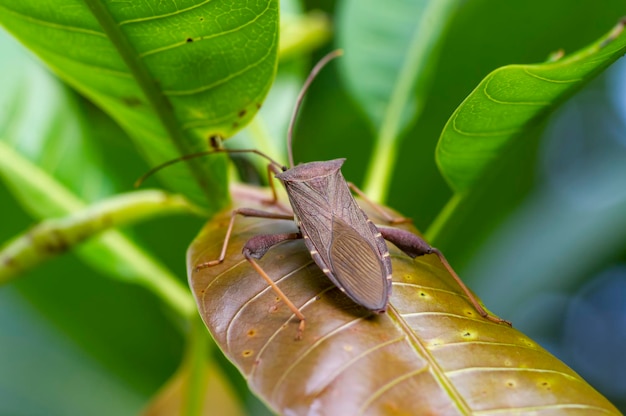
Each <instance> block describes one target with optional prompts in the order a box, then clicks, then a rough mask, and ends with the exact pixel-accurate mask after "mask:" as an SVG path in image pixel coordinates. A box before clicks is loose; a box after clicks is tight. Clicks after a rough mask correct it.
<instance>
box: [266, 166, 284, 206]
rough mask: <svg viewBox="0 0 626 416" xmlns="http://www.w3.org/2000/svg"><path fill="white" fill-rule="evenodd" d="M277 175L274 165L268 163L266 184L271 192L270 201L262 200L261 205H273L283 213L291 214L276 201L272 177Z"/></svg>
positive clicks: (276, 196)
mask: <svg viewBox="0 0 626 416" xmlns="http://www.w3.org/2000/svg"><path fill="white" fill-rule="evenodd" d="M277 173H280V170H278V169H277V168H276V166H275V165H273V164H271V163H268V165H267V183H268V184H269V186H270V189H271V190H272V199H269V200H267V199H266V200H263V201H262V203H263V204H265V205H274V206H276V207H278V209H280V210H281V211H283V212H291V210H290V209H289V208H288V207H286V206H285V205H284V204H282V203H281V202H280V201H279V200H278V194H277V193H276V185H275V184H274V175H276V174H277Z"/></svg>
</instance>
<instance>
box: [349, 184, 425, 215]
mask: <svg viewBox="0 0 626 416" xmlns="http://www.w3.org/2000/svg"><path fill="white" fill-rule="evenodd" d="M348 186H349V187H350V189H352V192H354V193H355V194H357V195H358V196H359V197H361V199H362V200H363V201H365V202H367V203H368V204H369V206H371V207H372V208H373V209H374V211H376V212H377V213H378V214H380V216H381V217H383V218H384V219H385V220H386V221H387V222H388V223H389V224H403V223H407V222H413V220H412V219H411V218H406V217H392V216H391V215H389V213H388V212H387V211H385V210H384V209H382V208H381V207H380V205H378V204H376V203H375V202H374V201H372V200H371V199H369V198H368V197H367V195H365V192H363V191H362V190H360V189H359V188H357V186H356V185H355V184H353V183H352V182H348Z"/></svg>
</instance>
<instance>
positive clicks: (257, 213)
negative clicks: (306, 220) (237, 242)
mask: <svg viewBox="0 0 626 416" xmlns="http://www.w3.org/2000/svg"><path fill="white" fill-rule="evenodd" d="M237 215H242V216H244V217H256V218H270V219H275V220H292V221H293V215H285V214H277V213H274V212H266V211H261V210H258V209H253V208H238V209H236V210H234V211H233V212H232V213H231V215H230V223H229V224H228V229H227V230H226V236H225V237H224V243H223V245H222V251H221V253H220V256H219V258H218V259H217V260H211V261H207V262H205V263H201V264H198V265H197V266H196V272H197V271H198V270H202V269H205V268H207V267H211V266H215V265H218V264H220V263H221V262H223V261H224V258H225V257H226V248H227V247H228V241H229V240H230V234H231V233H232V231H233V225H234V224H235V218H236V217H237Z"/></svg>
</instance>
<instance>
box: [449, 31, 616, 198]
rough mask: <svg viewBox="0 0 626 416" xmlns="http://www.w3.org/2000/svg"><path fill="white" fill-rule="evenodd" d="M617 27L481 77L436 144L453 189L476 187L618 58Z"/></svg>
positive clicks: (460, 189) (464, 190) (461, 189)
mask: <svg viewBox="0 0 626 416" xmlns="http://www.w3.org/2000/svg"><path fill="white" fill-rule="evenodd" d="M623 26H624V23H623V22H621V23H620V24H619V25H618V26H616V28H614V29H613V30H612V31H611V32H609V33H608V34H607V35H605V36H604V37H602V38H601V39H599V40H598V41H596V42H594V43H593V44H591V45H590V46H588V47H586V48H584V49H582V50H580V51H578V52H576V53H574V54H572V55H570V56H567V57H566V58H563V59H560V60H557V61H556V62H551V61H549V62H545V63H542V64H533V65H508V66H505V67H502V68H499V69H497V70H495V71H493V72H492V73H490V74H489V75H487V77H486V78H485V79H484V80H483V81H482V82H481V83H480V84H479V85H478V86H477V87H476V89H475V90H474V91H473V92H472V93H471V94H470V95H469V96H468V97H467V98H466V99H465V101H463V103H462V104H461V105H460V106H459V107H458V108H457V109H456V111H455V112H454V114H453V115H452V116H451V117H450V119H449V120H448V123H447V124H446V127H445V128H444V130H443V132H442V134H441V137H440V139H439V144H438V146H437V162H438V164H439V168H440V170H441V172H442V174H443V175H444V176H445V178H446V179H447V181H448V183H449V184H450V186H451V187H452V188H453V189H454V191H455V192H457V193H463V192H466V191H468V190H470V189H472V188H473V187H475V186H477V184H478V182H479V180H480V179H481V177H482V176H483V175H484V174H485V173H486V172H487V171H488V169H489V167H490V166H492V165H493V164H494V163H495V161H496V160H498V159H499V158H500V157H501V155H502V153H503V152H504V151H506V149H507V148H509V147H511V146H512V145H513V144H514V143H515V141H516V140H518V139H519V138H521V137H522V136H523V135H524V134H525V133H527V132H529V130H531V129H532V128H534V127H536V126H537V125H539V123H541V122H542V121H543V120H544V119H545V118H546V117H547V116H548V115H549V114H550V113H551V112H552V111H553V110H554V109H556V108H557V107H558V106H559V105H560V104H561V103H562V102H563V101H564V100H565V99H566V98H568V97H570V96H571V95H572V94H573V93H574V92H576V91H578V90H579V89H580V88H581V87H582V86H583V85H585V84H586V83H587V82H589V81H590V80H591V79H593V78H594V77H595V76H596V75H598V74H599V73H600V72H601V71H603V70H604V69H605V68H606V67H608V66H609V65H610V64H611V63H613V62H614V61H615V60H616V59H618V58H619V57H621V56H622V55H623V54H624V52H626V34H624V33H622V32H623Z"/></svg>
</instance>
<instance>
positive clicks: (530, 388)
mask: <svg viewBox="0 0 626 416" xmlns="http://www.w3.org/2000/svg"><path fill="white" fill-rule="evenodd" d="M246 206H251V207H255V208H258V209H269V208H268V207H267V206H265V208H263V207H262V206H260V205H259V204H256V205H255V204H253V203H250V204H246ZM229 218H230V212H229V211H225V212H222V213H221V214H220V215H218V216H217V217H215V218H214V219H213V220H212V221H210V222H209V223H208V224H207V225H206V226H205V228H204V229H203V230H202V232H201V233H200V235H199V236H198V237H197V238H196V240H195V241H194V242H193V243H192V245H191V247H190V249H189V251H188V259H187V267H188V270H189V280H190V284H191V287H192V290H193V292H194V296H195V298H196V301H197V304H198V308H199V310H200V314H201V316H202V318H203V319H204V321H205V323H206V325H207V327H208V328H209V330H210V331H211V333H212V334H213V337H214V338H215V340H216V341H217V342H218V344H219V345H220V347H221V348H222V350H223V351H224V353H225V354H226V355H227V356H228V357H229V358H230V359H231V360H232V361H233V363H235V365H236V366H237V367H238V368H239V370H240V371H241V372H242V374H243V375H244V376H245V377H246V378H247V379H248V382H249V384H250V387H251V388H252V389H253V390H254V391H255V392H257V393H258V394H259V395H260V396H261V397H262V398H263V399H264V400H266V401H267V402H268V403H269V404H270V405H271V406H272V407H273V408H274V409H275V410H276V411H278V412H279V413H281V414H329V415H339V414H341V415H360V414H367V415H386V414H407V415H415V414H445V415H452V414H466V415H467V414H512V413H515V412H519V413H525V412H528V413H530V412H539V414H556V413H559V414H562V413H565V412H567V411H571V412H573V413H574V412H582V413H584V414H602V415H610V414H614V415H617V414H619V412H618V411H617V410H616V409H615V408H614V407H613V406H612V405H611V404H610V403H609V402H608V401H607V400H606V399H605V398H604V397H603V396H601V395H600V394H599V393H598V392H596V391H595V390H594V389H593V388H592V387H591V386H589V385H588V384H587V383H586V382H585V381H584V380H582V379H581V378H580V376H578V375H577V374H576V373H575V372H574V371H573V370H571V369H570V368H568V367H567V366H566V365H565V364H563V363H562V362H561V361H559V360H558V359H556V358H555V357H554V356H552V355H551V354H550V353H548V352H547V351H546V350H544V349H543V348H542V347H540V346H539V345H537V344H536V343H535V342H534V341H532V340H531V339H529V338H528V337H526V336H525V335H524V334H522V333H520V332H519V331H517V330H516V329H513V328H509V327H507V326H505V325H499V324H495V323H493V322H490V321H487V320H485V319H483V318H481V317H480V316H478V315H477V313H476V311H475V310H474V308H473V307H472V305H471V304H470V303H469V301H468V299H467V298H466V297H465V296H464V295H463V294H462V292H461V291H460V289H459V288H458V286H457V285H456V284H455V283H454V281H453V280H452V278H451V276H450V275H449V274H448V273H447V272H446V270H445V269H444V268H443V266H442V265H441V264H440V263H439V261H438V259H437V258H436V257H434V256H426V257H422V258H418V259H416V260H412V259H410V258H409V257H407V256H406V255H404V254H402V253H401V252H399V251H398V250H397V249H395V248H393V247H391V248H392V250H391V251H392V258H393V267H394V274H393V276H394V277H393V279H394V285H393V294H392V297H391V302H390V307H389V310H388V313H387V314H384V315H373V314H372V313H370V312H369V311H367V310H365V309H363V308H362V307H360V306H358V305H356V304H355V303H353V302H352V301H351V300H350V299H348V298H347V297H346V296H345V295H344V294H343V293H341V292H340V291H339V289H338V288H337V287H335V286H334V285H333V284H332V283H331V282H330V281H329V280H328V279H327V278H326V277H325V275H324V274H323V273H322V271H321V270H320V269H319V268H318V267H317V265H316V264H315V263H314V262H313V261H312V259H311V257H310V255H309V253H308V251H307V249H306V248H305V246H304V244H303V242H302V241H291V242H286V243H283V244H281V245H279V246H277V247H275V248H272V249H270V250H269V251H268V252H267V254H266V255H265V256H264V257H263V258H262V259H261V260H260V261H259V264H260V265H261V266H262V267H263V269H264V270H265V271H266V272H267V273H268V275H269V276H271V277H272V278H273V279H274V281H275V282H276V283H277V284H278V286H279V287H280V288H281V289H282V290H283V291H284V292H285V293H286V295H287V296H288V297H289V298H290V299H291V301H293V303H294V304H295V305H297V306H298V307H299V308H300V310H301V311H302V313H303V314H304V315H305V317H306V328H305V330H304V334H303V337H302V339H301V340H296V339H295V335H296V331H297V327H298V320H297V319H296V318H295V317H294V316H293V314H292V312H291V311H290V310H289V309H288V308H287V307H286V306H285V305H284V304H283V303H282V302H280V301H279V300H278V298H277V296H276V295H275V293H274V292H273V291H272V290H271V289H270V288H269V287H268V286H267V284H266V283H265V282H264V281H263V279H261V277H260V276H259V275H258V274H257V273H256V272H255V271H254V270H253V269H252V267H251V266H250V265H249V264H248V262H247V261H246V260H245V259H244V258H243V256H242V255H241V249H242V246H243V244H244V243H245V242H246V241H247V240H248V239H249V238H250V237H252V236H255V235H259V234H276V233H282V232H293V231H295V230H296V227H295V224H293V223H292V222H290V221H276V220H261V219H251V218H238V219H237V221H236V225H235V229H234V231H233V236H232V239H231V243H230V245H229V247H228V251H227V256H226V259H225V261H224V262H223V263H222V264H220V265H218V266H215V267H212V268H207V269H203V270H201V271H198V272H196V271H195V270H194V269H195V266H196V265H198V264H200V263H202V262H206V261H209V260H214V259H216V258H217V257H218V256H219V252H220V249H221V245H222V241H223V238H224V234H225V231H226V226H227V224H228V221H229ZM413 231H415V230H413ZM390 246H391V245H390Z"/></svg>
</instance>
